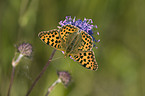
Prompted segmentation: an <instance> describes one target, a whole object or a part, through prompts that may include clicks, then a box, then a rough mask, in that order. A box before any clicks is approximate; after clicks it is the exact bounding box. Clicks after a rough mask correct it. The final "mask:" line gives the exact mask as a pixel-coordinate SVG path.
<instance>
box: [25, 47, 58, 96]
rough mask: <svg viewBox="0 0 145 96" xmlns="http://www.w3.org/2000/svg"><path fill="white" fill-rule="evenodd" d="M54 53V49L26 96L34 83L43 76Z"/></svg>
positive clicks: (29, 91)
mask: <svg viewBox="0 0 145 96" xmlns="http://www.w3.org/2000/svg"><path fill="white" fill-rule="evenodd" d="M55 52H56V49H54V50H53V52H52V54H51V56H50V58H49V60H48V62H47V64H46V65H45V66H44V67H43V69H42V71H41V72H40V73H39V75H38V76H37V77H36V79H35V81H34V82H33V84H32V85H31V87H30V89H29V90H28V92H27V94H26V96H29V94H30V93H31V91H32V89H33V87H34V86H35V85H36V83H37V82H38V80H39V79H40V78H41V76H42V75H43V73H44V72H45V71H46V69H47V67H48V65H49V63H50V62H51V60H52V58H53V56H54V54H55Z"/></svg>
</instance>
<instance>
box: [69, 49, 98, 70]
mask: <svg viewBox="0 0 145 96" xmlns="http://www.w3.org/2000/svg"><path fill="white" fill-rule="evenodd" d="M71 56H72V58H73V59H74V60H76V61H77V62H79V63H80V64H81V65H82V66H83V67H85V68H87V69H91V70H97V69H98V64H97V62H96V60H95V55H94V52H93V51H87V52H81V53H78V54H77V55H71Z"/></svg>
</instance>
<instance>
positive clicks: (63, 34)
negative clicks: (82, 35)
mask: <svg viewBox="0 0 145 96" xmlns="http://www.w3.org/2000/svg"><path fill="white" fill-rule="evenodd" d="M77 31H78V28H77V27H75V26H73V25H70V24H68V25H64V26H63V27H61V28H60V31H59V32H60V38H61V39H62V40H63V42H66V39H67V38H68V36H70V34H73V33H74V32H77Z"/></svg>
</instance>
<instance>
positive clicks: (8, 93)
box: [7, 66, 15, 96]
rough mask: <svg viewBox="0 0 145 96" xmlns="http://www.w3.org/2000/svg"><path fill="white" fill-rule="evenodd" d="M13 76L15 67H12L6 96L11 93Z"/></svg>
mask: <svg viewBox="0 0 145 96" xmlns="http://www.w3.org/2000/svg"><path fill="white" fill-rule="evenodd" d="M14 75H15V66H13V68H12V73H11V81H10V85H9V89H8V94H7V96H10V91H11V87H12V84H13V80H14Z"/></svg>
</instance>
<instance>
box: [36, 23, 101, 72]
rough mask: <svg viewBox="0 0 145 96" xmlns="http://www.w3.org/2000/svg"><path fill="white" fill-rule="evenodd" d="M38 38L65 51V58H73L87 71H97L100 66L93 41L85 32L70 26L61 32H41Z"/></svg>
mask: <svg viewBox="0 0 145 96" xmlns="http://www.w3.org/2000/svg"><path fill="white" fill-rule="evenodd" d="M38 36H39V38H40V39H41V40H42V41H43V42H44V43H46V44H47V45H50V46H52V47H54V48H56V49H57V50H60V51H63V52H64V55H65V57H66V56H71V57H72V58H73V59H74V60H76V61H78V62H79V63H80V64H81V65H82V66H84V67H86V68H87V69H91V70H97V68H98V65H97V62H96V60H95V56H94V52H93V51H92V47H93V40H92V37H91V36H90V35H89V34H88V33H86V32H85V31H83V30H80V29H79V28H77V27H75V26H73V25H70V24H68V25H64V26H63V27H61V28H60V29H59V30H56V29H54V30H50V31H43V32H40V33H39V35H38Z"/></svg>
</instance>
